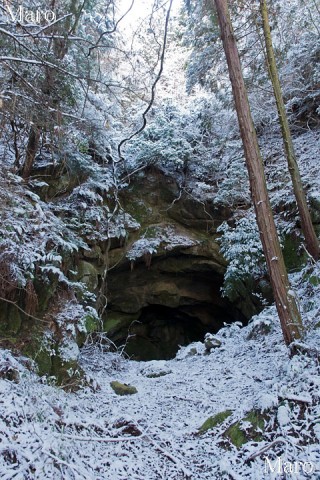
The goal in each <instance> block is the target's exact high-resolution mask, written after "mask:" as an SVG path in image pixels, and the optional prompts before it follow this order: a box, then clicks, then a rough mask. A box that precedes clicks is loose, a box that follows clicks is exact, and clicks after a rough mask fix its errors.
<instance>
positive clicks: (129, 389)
mask: <svg viewBox="0 0 320 480" xmlns="http://www.w3.org/2000/svg"><path fill="white" fill-rule="evenodd" d="M110 386H111V388H112V390H113V391H114V392H115V393H116V394H117V395H121V396H122V395H133V394H135V393H138V390H137V389H136V387H133V386H132V385H127V384H126V383H120V382H117V381H114V382H111V383H110Z"/></svg>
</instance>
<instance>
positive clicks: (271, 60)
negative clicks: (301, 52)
mask: <svg viewBox="0 0 320 480" xmlns="http://www.w3.org/2000/svg"><path fill="white" fill-rule="evenodd" d="M260 11H261V16H262V24H263V32H264V39H265V44H266V52H267V59H268V70H269V74H270V79H271V82H272V87H273V91H274V96H275V99H276V103H277V109H278V116H279V122H280V125H281V131H282V137H283V143H284V147H285V151H286V156H287V161H288V168H289V172H290V175H291V180H292V184H293V191H294V195H295V197H296V201H297V205H298V210H299V214H300V219H301V228H302V232H303V234H304V238H305V241H306V247H307V250H308V252H309V253H310V255H312V256H313V258H314V259H316V260H318V259H319V255H320V246H319V240H318V238H317V235H316V233H315V231H314V227H313V224H312V221H311V216H310V212H309V210H308V205H307V200H306V196H305V193H304V190H303V187H302V181H301V177H300V172H299V167H298V164H297V160H296V156H295V150H294V146H293V142H292V137H291V133H290V128H289V122H288V117H287V114H286V109H285V105H284V101H283V95H282V89H281V84H280V80H279V75H278V69H277V64H276V60H275V55H274V51H273V46H272V38H271V31H270V24H269V18H268V8H267V2H266V0H260Z"/></svg>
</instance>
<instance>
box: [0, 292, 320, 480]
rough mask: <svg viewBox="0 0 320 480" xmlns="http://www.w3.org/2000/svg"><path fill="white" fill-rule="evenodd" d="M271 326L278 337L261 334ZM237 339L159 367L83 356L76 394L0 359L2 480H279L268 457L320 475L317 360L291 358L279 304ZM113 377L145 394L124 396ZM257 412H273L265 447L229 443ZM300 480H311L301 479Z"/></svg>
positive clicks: (17, 362)
mask: <svg viewBox="0 0 320 480" xmlns="http://www.w3.org/2000/svg"><path fill="white" fill-rule="evenodd" d="M316 299H317V297H315V298H314V300H316ZM316 301H318V300H316ZM317 319H319V316H317ZM266 322H267V323H268V324H271V325H272V329H271V330H270V331H269V333H266V332H265V333H262V332H260V333H259V331H258V330H257V328H258V326H259V324H265V323H266ZM231 330H232V331H231ZM231 330H230V326H226V327H224V328H223V329H222V330H220V332H218V334H217V335H216V336H217V338H219V339H220V341H221V342H222V345H221V347H220V348H219V349H214V350H213V351H212V352H211V353H210V354H205V353H204V352H205V348H204V346H203V344H201V343H199V346H198V345H195V347H196V350H197V354H192V353H191V354H190V351H191V349H192V348H193V345H190V346H189V347H185V348H183V349H182V350H181V351H180V352H179V355H178V356H177V358H176V359H173V360H168V361H161V362H154V361H152V362H135V361H132V360H125V359H123V358H121V357H119V356H118V354H115V353H110V352H109V353H108V352H103V351H99V350H98V349H96V350H95V351H93V350H90V351H89V350H86V349H84V350H83V352H82V353H81V357H80V358H81V367H82V369H83V370H84V372H85V375H86V377H87V379H88V380H89V381H90V379H94V382H91V385H93V386H92V387H89V386H85V385H84V386H83V387H82V388H81V389H80V390H79V391H78V392H76V393H65V392H64V391H62V390H61V389H58V388H56V387H54V386H52V385H50V381H49V379H48V381H47V382H46V381H45V379H42V381H41V380H40V379H39V378H38V377H36V376H35V374H34V373H32V371H30V368H31V365H30V362H27V361H26V359H23V358H18V357H17V358H15V357H14V356H13V355H12V354H11V353H10V352H8V351H7V350H1V351H0V390H1V402H0V432H1V443H0V473H1V478H4V479H11V478H25V479H30V480H31V479H38V480H40V479H41V480H45V479H53V478H54V479H57V480H59V479H61V480H62V479H63V480H69V479H70V480H71V479H72V480H73V479H75V478H77V479H89V478H90V479H95V480H100V479H101V480H102V479H103V480H106V479H110V480H121V479H123V480H125V479H126V480H127V479H128V478H130V479H137V480H138V479H141V478H145V479H147V480H157V479H159V480H160V479H163V478H166V479H172V480H173V479H179V478H181V479H183V478H194V479H203V480H205V479H208V480H212V479H213V478H221V479H224V478H225V479H227V478H230V475H231V478H237V479H239V480H240V479H250V480H251V479H252V478H257V479H258V478H259V479H261V478H265V479H269V478H270V479H271V478H275V477H274V474H272V472H270V471H266V462H265V458H266V457H267V458H269V460H270V461H272V464H273V462H275V461H276V460H277V458H278V457H281V459H282V461H284V462H285V461H286V462H295V461H301V462H312V463H313V465H314V466H315V468H316V472H319V465H320V464H319V461H320V449H319V438H318V436H317V435H319V428H318V422H319V415H320V403H319V381H318V378H319V374H320V372H319V365H318V361H317V360H316V358H315V357H312V355H311V356H306V355H304V354H302V355H298V356H295V357H293V358H291V359H290V358H289V356H288V352H287V349H286V347H285V345H284V343H283V339H282V334H281V331H280V327H279V320H278V318H277V314H276V310H275V307H269V308H268V309H266V310H265V311H264V312H262V313H261V314H260V315H259V316H257V317H255V319H254V321H253V322H252V323H250V324H249V325H248V326H247V327H244V328H240V326H237V328H231ZM319 339H320V335H319V329H316V330H314V332H313V335H312V337H310V338H309V340H308V347H309V348H311V349H312V348H317V345H318V342H319ZM201 346H202V347H201ZM200 347H201V348H200ZM184 350H185V353H184ZM159 372H160V373H161V372H162V373H163V374H162V375H154V374H155V373H156V374H158V373H159ZM164 373H166V374H164ZM114 380H117V381H120V382H122V383H127V384H130V385H134V386H135V387H136V388H137V390H138V393H137V394H135V395H131V396H127V397H126V396H124V397H119V396H117V395H116V394H115V393H114V392H113V390H112V389H111V387H110V382H111V381H114ZM226 410H228V411H229V410H230V411H231V416H229V417H228V418H227V419H226V420H224V421H222V423H220V424H218V425H217V426H216V427H213V428H212V429H209V430H208V431H207V432H205V433H202V434H201V435H200V434H199V433H198V429H199V428H200V426H201V425H202V424H203V423H204V422H205V420H207V419H208V418H209V417H214V416H215V415H216V414H218V413H219V412H224V411H226ZM257 410H261V411H262V412H263V415H264V417H263V418H264V421H263V425H264V426H263V428H262V429H261V430H260V433H259V439H258V440H257V439H250V435H249V437H248V439H247V440H245V443H243V444H242V445H241V446H240V447H235V446H234V445H233V444H232V443H228V442H229V441H228V434H227V432H228V431H230V430H228V429H229V428H230V427H232V426H234V425H241V428H242V429H243V431H247V432H249V431H250V428H251V427H250V422H249V421H247V420H246V421H244V420H243V419H245V418H247V415H248V412H252V411H257ZM261 425H262V424H261ZM277 478H278V477H277ZM279 478H281V476H279ZM293 478H295V479H296V480H300V479H301V480H302V479H306V478H311V477H310V476H308V475H305V474H304V473H303V472H302V471H300V472H299V473H298V474H296V475H295V476H293ZM313 478H316V477H313Z"/></svg>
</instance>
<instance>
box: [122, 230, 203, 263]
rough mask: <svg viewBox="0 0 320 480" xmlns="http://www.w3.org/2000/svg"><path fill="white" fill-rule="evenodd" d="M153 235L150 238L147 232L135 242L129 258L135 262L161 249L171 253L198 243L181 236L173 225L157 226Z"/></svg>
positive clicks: (128, 255)
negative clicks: (178, 248) (176, 249)
mask: <svg viewBox="0 0 320 480" xmlns="http://www.w3.org/2000/svg"><path fill="white" fill-rule="evenodd" d="M152 235H153V236H148V230H147V231H146V232H145V234H144V236H143V237H142V238H140V239H139V240H137V241H135V242H134V243H133V244H132V245H131V247H130V249H129V250H128V252H127V254H126V256H127V258H128V259H129V260H131V261H133V260H137V259H138V258H141V257H143V256H144V255H153V254H155V253H157V252H158V250H159V248H161V249H164V250H165V251H168V252H169V251H171V250H174V249H175V248H177V247H180V248H181V247H183V248H188V247H192V246H194V245H196V244H197V243H198V242H197V241H196V240H192V239H191V238H190V237H189V236H187V235H181V234H180V233H179V232H178V231H177V229H176V228H175V226H172V225H166V226H156V227H154V228H153V229H152Z"/></svg>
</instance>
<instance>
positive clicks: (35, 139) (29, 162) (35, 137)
mask: <svg viewBox="0 0 320 480" xmlns="http://www.w3.org/2000/svg"><path fill="white" fill-rule="evenodd" d="M39 139H40V130H39V128H37V127H36V126H34V125H31V128H30V132H29V138H28V145H27V152H26V159H25V162H24V165H23V171H22V178H23V179H24V180H28V179H29V177H30V175H31V170H32V167H33V163H34V159H35V156H36V153H37V150H38V146H39Z"/></svg>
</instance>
